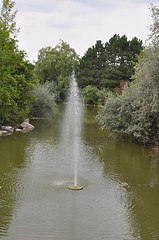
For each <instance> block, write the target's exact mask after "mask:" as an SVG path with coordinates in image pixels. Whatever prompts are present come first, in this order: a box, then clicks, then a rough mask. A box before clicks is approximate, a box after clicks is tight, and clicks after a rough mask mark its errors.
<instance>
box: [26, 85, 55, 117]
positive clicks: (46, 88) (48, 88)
mask: <svg viewBox="0 0 159 240" xmlns="http://www.w3.org/2000/svg"><path fill="white" fill-rule="evenodd" d="M52 87H53V86H52V83H49V82H46V83H44V84H40V85H39V86H38V88H37V89H36V90H34V91H33V95H34V96H35V97H36V102H35V103H34V104H33V106H32V109H31V115H32V116H33V117H40V118H42V117H45V118H48V117H55V115H56V113H57V108H56V104H55V100H54V94H53V93H52V91H53V90H52Z"/></svg>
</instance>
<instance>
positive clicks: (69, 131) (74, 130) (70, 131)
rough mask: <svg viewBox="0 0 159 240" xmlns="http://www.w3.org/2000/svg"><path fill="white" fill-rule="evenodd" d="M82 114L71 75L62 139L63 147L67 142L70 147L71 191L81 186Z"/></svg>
mask: <svg viewBox="0 0 159 240" xmlns="http://www.w3.org/2000/svg"><path fill="white" fill-rule="evenodd" d="M82 113H83V106H82V102H81V99H80V93H79V89H78V85H77V81H76V79H75V76H74V74H72V78H71V83H70V89H69V94H68V98H67V106H66V109H65V114H64V119H65V121H64V124H63V139H65V142H64V146H65V145H66V144H67V143H68V142H69V144H70V145H71V149H70V152H69V154H70V159H71V160H72V161H73V162H72V163H73V164H74V183H73V184H72V185H70V186H68V188H69V189H71V190H81V189H82V188H83V186H80V185H79V184H78V183H77V178H78V177H77V175H78V171H77V169H78V163H79V159H80V152H81V150H80V148H81V128H82Z"/></svg>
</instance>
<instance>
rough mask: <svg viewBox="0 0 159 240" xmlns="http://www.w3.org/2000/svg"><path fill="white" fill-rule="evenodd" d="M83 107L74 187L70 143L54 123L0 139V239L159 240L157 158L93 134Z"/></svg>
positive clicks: (99, 133) (102, 133)
mask: <svg viewBox="0 0 159 240" xmlns="http://www.w3.org/2000/svg"><path fill="white" fill-rule="evenodd" d="M95 115H96V109H84V116H83V126H82V133H81V141H80V145H81V146H80V149H81V150H80V157H79V161H78V167H77V169H78V182H79V183H80V184H82V185H83V186H84V188H83V190H80V191H72V190H70V189H68V185H69V184H70V183H71V182H72V181H73V178H74V163H73V159H71V157H70V154H69V153H70V150H71V148H72V145H69V144H67V146H66V147H65V149H62V148H61V142H62V140H63V139H61V138H62V135H61V128H62V124H63V119H62V116H63V114H62V112H61V115H59V116H58V118H57V119H56V121H54V122H50V121H46V120H34V121H31V123H33V124H34V125H35V129H34V130H33V131H32V132H29V133H25V134H22V133H15V134H13V135H12V136H7V137H3V138H2V137H1V138H0V238H1V239H4V240H9V239H11V240H28V239H31V240H34V239H39V240H44V239H45V240H49V239H54V240H81V239H84V240H97V239H99V240H105V239H108V240H123V239H125V240H129V239H144V240H151V239H152V240H154V239H159V228H158V226H159V161H158V160H159V158H158V156H155V155H154V154H153V151H152V150H150V149H147V148H145V147H143V146H140V145H138V144H135V143H131V142H123V141H121V140H120V139H118V138H115V137H114V136H113V135H112V134H110V133H109V132H107V131H101V130H100V127H99V125H98V124H97V123H96V121H95V119H94V117H95Z"/></svg>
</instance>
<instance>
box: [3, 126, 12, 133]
mask: <svg viewBox="0 0 159 240" xmlns="http://www.w3.org/2000/svg"><path fill="white" fill-rule="evenodd" d="M0 129H1V130H2V131H7V132H13V131H14V128H13V127H11V126H2V125H1V126H0Z"/></svg>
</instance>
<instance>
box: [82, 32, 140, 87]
mask: <svg viewBox="0 0 159 240" xmlns="http://www.w3.org/2000/svg"><path fill="white" fill-rule="evenodd" d="M142 49H143V47H142V41H141V40H138V39H137V38H136V37H134V38H133V39H132V40H130V41H128V40H127V37H126V36H125V35H123V36H122V37H120V36H119V35H117V34H115V35H114V36H113V37H112V38H111V39H110V40H109V41H108V42H106V43H105V44H103V43H102V42H101V41H97V42H96V44H95V46H92V48H89V49H88V51H87V52H86V53H85V55H84V56H83V57H82V59H81V60H80V65H79V68H78V71H77V73H78V74H77V78H78V82H79V85H80V87H82V88H85V87H86V86H88V85H92V86H96V87H97V88H98V89H102V88H103V87H104V88H110V89H113V88H114V87H117V86H119V84H120V81H121V80H125V81H130V80H131V76H132V75H133V74H134V64H135V63H136V62H137V61H138V59H137V55H138V54H140V51H141V50H142Z"/></svg>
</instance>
